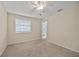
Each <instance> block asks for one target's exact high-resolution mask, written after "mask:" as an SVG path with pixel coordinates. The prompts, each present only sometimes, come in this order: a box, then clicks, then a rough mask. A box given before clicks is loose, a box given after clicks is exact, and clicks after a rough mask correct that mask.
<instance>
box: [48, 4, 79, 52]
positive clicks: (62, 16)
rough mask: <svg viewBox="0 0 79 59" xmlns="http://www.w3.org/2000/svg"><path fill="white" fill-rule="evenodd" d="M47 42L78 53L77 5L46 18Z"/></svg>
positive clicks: (78, 7) (78, 26)
mask: <svg viewBox="0 0 79 59" xmlns="http://www.w3.org/2000/svg"><path fill="white" fill-rule="evenodd" d="M48 41H49V42H51V43H54V44H57V45H59V46H62V47H65V48H67V49H70V50H73V51H75V52H79V5H76V6H73V7H72V8H69V9H66V10H63V11H61V12H58V13H56V14H54V15H51V16H50V17H48Z"/></svg>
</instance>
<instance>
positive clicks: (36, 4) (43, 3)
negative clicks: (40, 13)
mask: <svg viewBox="0 0 79 59" xmlns="http://www.w3.org/2000/svg"><path fill="white" fill-rule="evenodd" d="M32 6H33V7H34V8H36V9H37V10H42V9H44V7H45V6H46V1H33V2H32Z"/></svg>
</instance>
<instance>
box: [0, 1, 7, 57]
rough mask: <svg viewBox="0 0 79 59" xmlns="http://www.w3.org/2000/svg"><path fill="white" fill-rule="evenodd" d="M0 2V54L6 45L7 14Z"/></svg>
mask: <svg viewBox="0 0 79 59" xmlns="http://www.w3.org/2000/svg"><path fill="white" fill-rule="evenodd" d="M6 14H7V13H6V10H5V8H4V5H3V3H2V2H0V56H1V55H2V53H3V51H4V50H5V48H6V47H7V15H6Z"/></svg>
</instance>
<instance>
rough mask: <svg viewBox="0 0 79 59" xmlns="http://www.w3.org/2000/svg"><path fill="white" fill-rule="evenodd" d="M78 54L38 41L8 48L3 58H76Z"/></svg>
mask: <svg viewBox="0 0 79 59" xmlns="http://www.w3.org/2000/svg"><path fill="white" fill-rule="evenodd" d="M76 56H79V54H78V53H76V52H73V51H70V50H68V49H65V48H62V47H60V46H57V45H55V44H51V43H49V42H47V41H43V40H36V41H30V42H25V43H20V44H15V45H10V46H8V47H7V49H6V50H5V52H4V53H3V55H2V57H76Z"/></svg>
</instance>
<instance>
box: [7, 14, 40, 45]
mask: <svg viewBox="0 0 79 59" xmlns="http://www.w3.org/2000/svg"><path fill="white" fill-rule="evenodd" d="M17 18H20V19H23V20H31V22H32V32H30V33H16V31H15V29H16V27H15V26H16V25H15V20H16V19H17ZM40 21H41V20H40V19H37V18H32V17H26V16H21V15H17V14H12V13H8V44H14V43H20V42H26V41H31V40H38V39H40V33H41V32H40V26H41V25H40Z"/></svg>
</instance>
